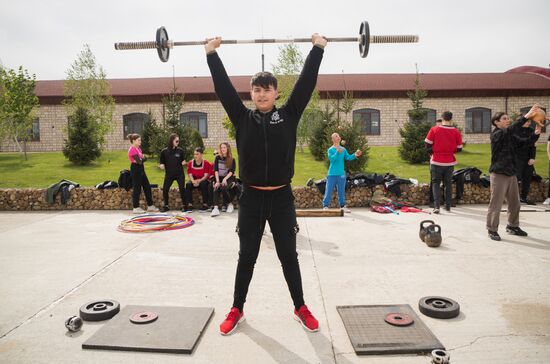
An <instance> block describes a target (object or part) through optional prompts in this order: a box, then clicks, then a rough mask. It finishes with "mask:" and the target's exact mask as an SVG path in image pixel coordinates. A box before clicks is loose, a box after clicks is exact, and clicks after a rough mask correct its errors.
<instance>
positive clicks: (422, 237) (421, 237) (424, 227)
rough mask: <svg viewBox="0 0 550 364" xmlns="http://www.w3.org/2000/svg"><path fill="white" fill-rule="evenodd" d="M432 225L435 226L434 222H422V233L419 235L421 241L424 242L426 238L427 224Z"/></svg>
mask: <svg viewBox="0 0 550 364" xmlns="http://www.w3.org/2000/svg"><path fill="white" fill-rule="evenodd" d="M428 223H430V224H431V225H433V224H435V222H433V221H432V220H424V221H422V222H420V232H419V233H418V236H419V237H420V240H422V241H424V238H425V237H426V228H427V227H426V226H425V225H426V224H428Z"/></svg>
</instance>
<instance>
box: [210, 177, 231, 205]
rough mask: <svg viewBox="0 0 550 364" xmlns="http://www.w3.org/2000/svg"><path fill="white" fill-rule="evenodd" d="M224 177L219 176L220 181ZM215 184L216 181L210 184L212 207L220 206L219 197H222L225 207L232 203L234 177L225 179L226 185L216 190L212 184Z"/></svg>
mask: <svg viewBox="0 0 550 364" xmlns="http://www.w3.org/2000/svg"><path fill="white" fill-rule="evenodd" d="M223 178H224V177H222V176H220V181H221V180H222V179H223ZM215 183H216V180H213V181H212V184H211V186H210V188H211V189H212V200H213V205H214V206H220V195H222V196H223V204H224V205H227V204H228V203H230V202H231V201H233V198H234V197H235V193H234V191H235V186H234V185H235V177H230V178H228V179H227V185H225V186H224V185H220V187H218V188H217V189H216V188H214V184H215Z"/></svg>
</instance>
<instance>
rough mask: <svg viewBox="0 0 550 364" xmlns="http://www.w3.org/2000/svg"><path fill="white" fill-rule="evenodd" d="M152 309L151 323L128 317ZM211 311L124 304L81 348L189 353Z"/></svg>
mask: <svg viewBox="0 0 550 364" xmlns="http://www.w3.org/2000/svg"><path fill="white" fill-rule="evenodd" d="M146 311H147V312H154V313H156V314H157V315H158V318H157V319H156V320H155V321H153V322H151V323H141V324H136V323H132V322H130V317H133V316H134V315H136V314H138V313H140V312H146ZM213 313H214V308H212V307H169V306H132V305H129V306H126V307H124V308H123V309H121V310H120V312H119V313H118V314H117V315H116V316H115V317H113V318H112V319H110V320H109V321H108V322H106V323H105V325H104V326H103V327H102V328H101V329H99V330H98V331H97V332H96V333H95V334H94V335H93V336H92V337H90V338H89V339H88V340H86V341H85V342H84V344H82V348H83V349H102V350H127V351H148V352H159V353H179V354H191V353H193V350H194V349H195V347H196V346H197V343H198V341H199V338H200V337H201V334H202V333H203V331H204V330H205V328H206V325H207V324H208V321H210V318H211V317H212V314H213Z"/></svg>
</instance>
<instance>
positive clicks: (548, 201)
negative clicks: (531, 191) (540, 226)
mask: <svg viewBox="0 0 550 364" xmlns="http://www.w3.org/2000/svg"><path fill="white" fill-rule="evenodd" d="M542 204H543V205H550V197H548V198H547V199H546V200H544V202H543V203H542Z"/></svg>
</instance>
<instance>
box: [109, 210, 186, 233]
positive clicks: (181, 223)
mask: <svg viewBox="0 0 550 364" xmlns="http://www.w3.org/2000/svg"><path fill="white" fill-rule="evenodd" d="M194 223H195V221H194V220H193V219H192V218H190V217H187V216H182V215H170V214H143V215H138V216H135V217H132V218H131V219H128V220H123V221H122V222H121V223H120V225H119V226H118V231H122V232H125V233H152V232H155V231H168V230H180V229H185V228H188V227H189V226H192V225H193V224H194Z"/></svg>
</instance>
